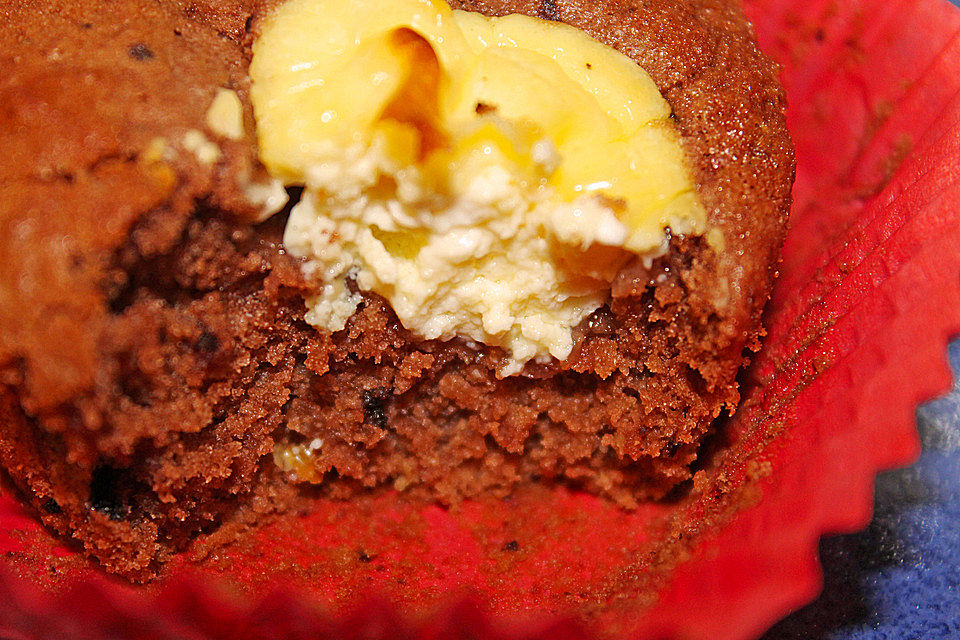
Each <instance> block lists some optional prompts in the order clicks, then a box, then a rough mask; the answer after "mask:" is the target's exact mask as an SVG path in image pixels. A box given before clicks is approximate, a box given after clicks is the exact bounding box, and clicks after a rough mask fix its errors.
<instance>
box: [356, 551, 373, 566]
mask: <svg viewBox="0 0 960 640" xmlns="http://www.w3.org/2000/svg"><path fill="white" fill-rule="evenodd" d="M357 560H359V561H360V562H362V563H363V564H367V563H369V562H370V561H371V560H373V556H368V555H367V552H366V551H364V550H363V549H360V550H359V551H357Z"/></svg>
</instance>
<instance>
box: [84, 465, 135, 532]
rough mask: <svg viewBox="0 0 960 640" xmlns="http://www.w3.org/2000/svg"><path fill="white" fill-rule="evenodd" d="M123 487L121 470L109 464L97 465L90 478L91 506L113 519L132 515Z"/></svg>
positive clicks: (121, 518)
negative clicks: (123, 494) (124, 496)
mask: <svg viewBox="0 0 960 640" xmlns="http://www.w3.org/2000/svg"><path fill="white" fill-rule="evenodd" d="M122 488H123V480H122V474H121V472H120V470H118V469H114V468H113V467H110V466H107V465H101V466H99V467H97V468H96V469H95V470H94V472H93V477H92V478H91V479H90V507H91V508H92V509H94V510H95V511H99V512H100V513H102V514H104V515H106V516H107V517H109V518H110V519H111V520H123V519H124V518H126V517H127V516H129V515H130V505H128V504H127V503H126V501H125V500H124V499H123V496H122Z"/></svg>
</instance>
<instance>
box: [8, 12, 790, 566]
mask: <svg viewBox="0 0 960 640" xmlns="http://www.w3.org/2000/svg"><path fill="white" fill-rule="evenodd" d="M277 4H279V3H276V2H271V3H269V6H267V5H262V6H261V5H257V6H254V3H249V2H248V3H245V2H228V1H224V2H204V3H196V2H193V3H181V2H179V1H177V0H169V1H168V0H161V1H160V2H152V1H151V2H146V1H145V0H125V1H124V2H116V3H113V2H94V3H91V2H79V1H76V0H44V1H35V2H26V3H21V4H19V5H17V6H6V7H4V8H2V9H0V16H2V17H3V19H4V22H5V24H6V25H7V28H6V29H5V30H4V31H3V32H0V51H2V54H0V105H3V106H2V111H0V132H2V139H3V140H4V154H3V156H2V158H0V229H2V231H0V420H2V426H0V465H2V466H3V468H4V469H5V470H6V472H7V474H8V475H9V478H10V479H11V480H12V481H13V483H14V484H15V485H16V486H17V487H18V488H19V490H20V491H21V492H22V494H23V496H24V499H25V500H27V501H29V502H30V503H31V504H32V505H34V506H35V507H36V509H37V511H38V513H39V514H40V517H41V518H42V520H43V521H44V522H45V523H46V524H47V525H48V526H50V527H52V528H53V529H55V530H57V531H59V532H61V533H62V534H64V535H68V536H73V537H74V538H76V539H77V540H79V542H80V543H81V544H82V545H83V547H84V549H85V550H86V551H87V553H88V554H90V555H91V556H93V557H94V558H96V559H97V560H99V561H100V563H101V564H102V565H103V566H104V567H105V568H106V569H107V570H109V571H112V572H116V573H119V574H122V575H124V576H127V577H129V578H131V579H145V578H149V577H151V576H153V575H155V574H156V572H157V571H158V570H159V569H160V568H161V567H162V565H163V563H164V561H165V560H167V559H168V558H169V557H170V556H171V554H173V553H176V552H177V551H179V550H181V549H183V548H184V547H185V546H186V545H187V544H189V543H190V542H191V541H192V540H194V539H196V538H197V537H198V536H202V535H207V534H209V533H210V532H212V531H216V530H221V531H222V530H224V529H226V528H230V529H231V530H232V528H234V527H236V526H237V525H243V524H245V523H253V522H256V521H257V520H259V519H261V518H262V517H263V516H264V515H265V514H269V513H271V512H274V511H276V510H279V509H288V508H294V507H295V506H296V505H297V504H299V503H300V502H301V501H303V500H306V499H308V497H307V496H308V494H309V495H318V494H319V495H323V496H328V497H333V498H342V499H350V498H351V497H352V496H355V495H357V494H358V493H360V492H364V493H366V492H371V491H382V490H396V491H402V492H405V493H407V494H409V496H410V499H414V500H432V501H439V502H442V503H445V504H455V503H457V502H458V501H460V500H463V499H471V498H477V497H481V496H494V497H502V496H506V495H508V494H509V493H510V492H511V491H513V490H515V489H516V487H517V486H518V485H521V484H524V483H531V482H540V483H542V482H553V483H563V484H567V485H569V486H572V487H575V488H577V489H581V490H584V491H588V492H592V493H596V494H599V495H602V496H604V497H606V498H608V499H610V500H612V501H615V502H616V503H618V504H620V505H622V506H623V507H624V508H632V507H635V506H636V505H637V504H638V502H639V501H644V500H655V499H660V498H662V497H663V496H665V495H667V494H668V493H669V492H670V491H671V490H673V489H674V488H676V487H677V486H678V485H680V484H681V483H683V482H684V481H685V480H688V479H689V478H690V477H691V475H692V472H691V465H693V464H694V462H695V461H696V459H697V452H698V448H699V447H700V445H701V443H702V442H703V440H704V438H705V437H706V436H707V435H708V434H709V433H710V431H711V424H712V423H713V422H714V420H715V419H716V418H717V417H718V416H719V415H720V414H721V413H722V412H724V411H730V412H732V411H733V410H734V409H735V407H736V405H737V402H738V393H737V387H736V383H735V378H736V374H737V371H738V370H739V368H740V367H741V366H742V365H743V363H744V362H745V352H746V351H748V350H749V349H755V348H756V347H757V344H758V342H757V341H758V337H759V336H760V334H761V331H762V329H761V324H760V314H761V312H762V309H763V306H764V303H765V302H766V300H767V298H768V296H769V293H770V289H771V285H772V280H773V278H774V275H775V269H776V263H777V258H778V254H779V248H780V244H781V241H782V239H783V235H784V232H785V229H786V220H787V212H788V209H789V204H790V187H791V184H792V178H793V152H792V146H791V143H790V140H789V137H788V134H787V131H786V127H785V124H784V118H783V110H784V97H783V94H782V91H781V89H780V87H779V84H778V82H777V79H776V67H775V65H774V63H772V62H771V61H770V60H768V59H767V58H766V57H765V56H764V55H763V54H762V53H760V52H759V51H758V49H757V46H756V44H755V42H754V39H753V35H752V31H751V28H750V26H749V24H748V23H747V22H746V20H745V18H744V16H743V13H742V11H741V9H740V7H739V6H738V4H737V3H736V2H735V1H734V0H652V1H651V2H645V3H641V4H637V5H636V6H635V4H634V3H632V2H627V1H624V0H603V1H599V2H596V1H593V0H571V1H564V0H549V1H546V0H545V1H543V2H539V1H537V2H528V1H526V0H516V1H513V0H492V1H489V0H478V1H476V2H473V1H467V2H460V1H457V2H454V3H453V5H454V8H458V9H464V10H468V11H473V12H480V13H482V14H485V15H490V16H494V15H496V16H499V15H505V14H508V13H522V14H526V15H529V16H535V17H539V18H542V19H544V20H548V21H559V22H563V23H565V24H568V25H572V26H573V27H576V28H578V29H581V30H582V31H584V32H586V33H587V34H589V35H590V36H592V37H593V38H594V39H596V40H598V41H600V42H602V43H605V44H606V45H609V46H610V47H613V48H614V49H616V50H618V51H620V52H621V53H623V54H625V55H626V56H629V58H631V59H632V60H633V61H635V62H636V63H637V64H638V65H640V67H641V68H642V69H643V70H644V71H645V72H646V73H647V74H649V76H650V78H652V80H653V82H655V83H656V86H657V87H658V88H659V91H660V93H661V94H662V96H663V98H664V99H665V100H666V102H667V103H668V105H669V109H670V120H671V121H672V123H673V127H674V128H675V131H676V134H677V136H678V138H677V139H678V140H679V143H680V145H681V146H682V150H683V157H684V159H685V163H686V166H687V169H688V170H689V173H690V176H691V178H692V181H693V184H694V186H695V190H696V195H697V196H698V198H699V201H700V202H701V203H702V208H703V211H704V214H705V220H706V225H707V228H709V230H710V233H670V234H669V235H667V236H666V237H667V242H668V245H665V250H664V251H662V252H660V253H659V254H658V255H655V256H653V257H648V258H647V259H640V258H636V259H631V260H627V261H624V262H622V263H618V265H617V272H616V274H615V276H612V277H611V278H610V280H611V282H609V283H608V285H607V286H608V288H609V293H607V294H605V297H604V299H603V301H602V304H600V306H599V307H598V308H596V309H594V310H592V311H590V312H589V313H588V314H587V315H586V317H585V318H584V319H583V320H582V321H580V322H579V323H578V324H577V326H576V327H575V328H574V329H573V331H572V334H571V336H572V337H571V340H572V342H571V344H572V347H571V349H570V352H569V355H568V356H566V357H564V358H557V357H536V358H528V359H526V360H522V361H517V360H516V358H514V360H513V361H512V362H513V364H514V365H516V366H512V368H509V369H505V368H504V362H505V361H507V360H509V359H510V353H509V349H507V348H505V347H504V346H503V345H497V344H494V345H488V344H483V343H482V342H480V341H478V340H476V339H473V338H472V337H470V336H453V337H451V336H447V335H444V336H443V337H442V338H433V339H426V338H424V337H423V336H422V335H421V334H420V333H419V332H418V331H415V330H411V328H410V327H409V326H405V324H404V323H403V322H401V321H400V320H399V319H398V315H397V313H396V311H395V309H394V308H392V305H391V303H390V302H389V301H388V299H387V298H386V297H385V296H382V295H379V294H378V293H377V292H375V291H373V290H369V289H364V288H363V287H362V286H359V285H358V284H357V282H355V281H352V280H351V281H350V282H349V287H350V289H349V292H348V295H349V296H350V297H351V299H352V300H353V303H354V306H353V307H352V308H351V313H350V314H349V317H347V318H346V319H345V320H344V322H343V326H342V328H339V327H336V328H333V329H330V328H327V329H324V328H323V327H322V326H320V327H318V326H317V323H316V322H311V321H310V320H309V317H308V314H309V312H310V303H309V300H310V299H311V295H315V294H316V286H317V285H316V281H315V278H311V277H310V275H309V273H308V272H307V271H305V269H304V259H303V258H302V257H299V256H295V255H291V252H290V251H288V250H287V249H286V248H285V246H284V241H283V238H284V229H285V226H286V225H287V222H288V217H289V216H290V206H287V207H286V208H285V209H283V210H282V211H279V212H277V213H275V214H274V215H272V216H269V217H267V216H265V215H264V210H265V209H267V213H273V210H274V209H277V208H278V206H277V202H278V201H279V198H280V196H279V195H278V192H277V186H276V183H275V181H274V177H273V176H271V175H269V173H268V170H267V169H268V167H267V166H264V164H261V161H260V149H259V147H258V141H257V139H256V135H255V134H256V132H257V122H256V121H255V118H254V111H253V106H252V104H251V99H250V94H251V91H250V77H249V73H248V69H249V64H250V59H251V56H252V55H253V54H252V53H251V52H252V51H253V48H255V42H256V41H257V37H258V36H259V34H260V29H261V28H262V25H263V24H264V19H265V18H264V16H266V15H268V12H269V11H270V10H271V9H272V8H274V7H275V6H276V5H277ZM252 47H253V48H252ZM214 105H221V106H222V105H227V107H226V112H227V113H228V117H226V119H225V120H224V119H223V118H219V119H218V118H216V117H211V114H212V113H214V111H215V110H216V109H214V110H212V109H211V107H212V106H214ZM483 106H485V105H479V104H478V109H477V113H478V116H480V115H484V114H482V113H481V111H485V109H482V108H481V107H483ZM231 107H235V109H236V112H235V115H231V114H233V112H232V111H230V108H231ZM231 118H232V119H231ZM258 118H259V116H258ZM224 122H227V123H228V124H227V125H225V124H224ZM266 164H267V165H269V164H270V163H269V162H267V163H266ZM274 173H276V172H275V171H274ZM289 182H290V181H289V180H288V183H289ZM291 196H292V198H293V200H294V201H296V200H297V199H298V198H299V189H292V190H291ZM265 218H266V219H265ZM305 301H307V302H305Z"/></svg>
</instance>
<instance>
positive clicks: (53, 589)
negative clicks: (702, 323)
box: [0, 0, 960, 640]
mask: <svg viewBox="0 0 960 640" xmlns="http://www.w3.org/2000/svg"><path fill="white" fill-rule="evenodd" d="M747 11H748V14H749V15H750V17H751V19H752V20H753V21H754V24H755V25H756V28H757V32H758V36H759V38H760V41H761V44H762V46H763V47H764V49H765V50H766V51H767V52H768V53H769V54H770V55H772V56H773V57H775V58H776V59H777V60H778V61H780V62H781V64H782V65H783V80H784V84H785V86H786V89H787V93H788V96H789V100H790V110H789V114H788V122H789V125H790V127H791V131H792V134H793V136H794V139H795V142H796V147H797V159H798V175H797V182H796V186H795V190H794V194H795V206H794V211H793V214H792V219H791V226H792V228H791V231H790V234H789V237H788V239H787V242H786V245H785V247H784V257H783V264H782V269H781V278H780V280H779V282H778V284H777V287H776V291H775V293H774V297H773V299H772V300H771V303H770V305H769V308H768V314H767V319H766V326H767V327H768V335H767V337H766V338H765V340H764V344H763V348H762V350H761V351H760V353H759V354H757V356H756V358H754V362H753V364H752V365H751V367H750V369H749V370H748V372H746V374H745V375H744V379H743V390H744V391H743V393H744V401H743V403H742V405H741V408H740V410H739V412H738V413H737V415H736V416H735V417H734V418H732V419H730V420H728V421H727V422H726V423H725V424H724V425H723V426H722V427H721V429H720V435H718V436H717V438H716V442H714V443H713V446H712V447H710V450H709V451H707V452H705V455H704V459H705V462H704V464H703V468H702V469H701V470H700V471H699V472H698V473H697V475H696V477H695V479H694V482H693V485H692V487H691V488H690V490H689V492H688V494H687V495H685V496H683V497H679V498H677V499H675V500H673V501H671V502H668V503H663V504H654V505H647V506H644V507H642V508H641V509H639V510H638V511H636V512H632V513H627V512H623V511H620V510H618V509H616V508H614V507H613V506H611V505H610V504H607V503H605V502H603V501H601V500H597V499H595V498H593V497H591V496H587V495H582V494H577V493H572V492H569V491H566V490H563V489H557V488H532V489H529V490H525V491H522V492H520V493H519V494H518V495H517V496H515V497H514V498H513V499H511V500H507V501H494V500H490V501H482V502H476V503H466V504H463V505H460V506H459V507H457V508H454V509H450V510H445V509H441V508H439V507H436V506H431V505H423V504H410V503H408V502H406V501H405V500H404V499H403V497H402V496H399V495H396V494H387V495H381V496H378V497H369V498H363V499H359V500H355V501H351V502H349V503H337V502H317V503H315V504H312V505H310V506H309V510H308V512H307V513H306V514H304V515H289V516H285V517H283V518H279V519H277V520H275V521H271V522H269V523H266V524H265V525H264V526H262V527H260V528H258V529H256V530H254V531H251V532H245V533H242V534H240V535H239V537H238V538H237V540H236V541H235V542H234V543H233V544H230V545H227V546H220V545H218V544H216V543H217V535H215V536H214V539H213V540H212V541H211V543H209V544H204V545H203V546H199V545H198V546H197V547H196V548H194V549H192V550H191V551H190V552H188V553H184V554H183V555H182V557H180V558H177V559H176V560H175V561H174V562H173V563H172V564H173V566H171V567H170V568H169V570H168V571H167V572H166V574H165V575H164V577H163V578H161V579H160V580H157V581H156V582H155V583H153V584H151V585H148V586H146V587H132V586H130V585H126V584H123V583H121V582H119V581H117V580H115V579H113V578H109V577H106V576H103V575H102V574H101V573H100V572H98V570H97V569H96V568H95V567H93V566H91V565H90V564H89V563H88V562H87V561H85V560H84V559H83V558H82V557H81V556H80V555H79V554H77V553H76V552H75V551H74V550H72V549H71V548H69V547H68V546H64V543H62V542H60V541H58V540H56V539H55V538H53V537H52V536H50V535H49V534H48V532H46V531H45V530H43V529H42V528H41V527H40V526H39V525H38V524H36V522H35V520H34V519H33V518H32V517H31V516H30V514H27V513H24V512H23V511H22V510H21V508H20V507H19V506H18V503H17V501H16V498H15V497H14V496H12V495H10V493H9V491H8V492H7V493H6V494H4V495H2V496H0V552H2V553H3V558H2V559H0V637H4V638H10V639H16V640H19V639H24V640H26V639H33V638H50V637H58V638H78V639H79V638H101V637H113V638H127V637H137V638H237V637H244V638H247V637H250V638H264V639H266V638H328V637H329V638H334V637H335V638H361V637H362V638H437V639H439V638H453V637H458V638H459V637H475V638H507V637H521V638H571V639H573V638H587V637H597V636H601V637H644V638H674V637H675V638H717V639H721V640H722V639H725V638H728V639H731V640H732V639H746V638H750V637H755V636H757V635H758V634H759V633H761V632H762V630H763V629H764V628H766V627H767V626H769V625H770V624H772V623H773V622H774V621H775V620H776V619H777V618H779V617H780V616H782V615H784V614H786V613H787V612H789V611H790V610H791V609H793V608H796V607H798V606H800V605H802V604H804V603H805V602H807V601H809V600H810V599H812V598H813V597H814V596H815V594H816V593H817V591H818V589H819V586H820V574H819V568H818V565H817V560H816V549H817V540H818V538H819V536H820V535H821V534H823V533H827V532H838V531H849V530H853V529H856V528H860V527H862V526H864V525H865V524H866V523H867V521H868V520H869V517H870V509H871V504H872V488H873V479H874V475H875V474H876V472H877V471H878V470H881V469H885V468H889V467H891V466H895V465H901V464H905V463H908V462H909V461H911V460H912V459H913V458H914V457H915V456H916V455H917V453H918V450H919V444H918V440H917V435H916V432H915V428H914V411H915V408H916V406H917V404H918V403H919V402H921V401H923V400H925V399H929V398H931V397H933V396H935V395H936V394H937V393H938V392H940V391H943V390H945V389H946V388H947V387H948V386H949V383H950V371H949V368H948V366H947V363H946V341H947V339H948V337H949V336H950V335H952V334H953V333H955V332H956V331H957V330H960V171H958V165H960V11H957V10H956V9H954V8H953V7H951V6H950V5H949V4H947V3H946V2H944V1H943V0H912V1H905V2H899V3H890V2H885V1H884V0H862V1H860V2H846V3H837V2H834V1H833V0H831V1H818V2H810V3H795V2H790V1H789V0H788V1H783V0H751V1H749V2H748V3H747ZM234 533H235V532H223V533H222V534H220V537H221V538H229V537H231V536H233V535H234Z"/></svg>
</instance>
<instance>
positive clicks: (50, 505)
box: [42, 498, 63, 515]
mask: <svg viewBox="0 0 960 640" xmlns="http://www.w3.org/2000/svg"><path fill="white" fill-rule="evenodd" d="M42 506H43V510H44V511H46V512H47V513H51V514H53V515H57V514H58V513H63V509H61V508H60V505H59V504H57V501H56V500H54V499H53V498H47V499H46V500H45V501H44V503H43V505H42Z"/></svg>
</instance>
